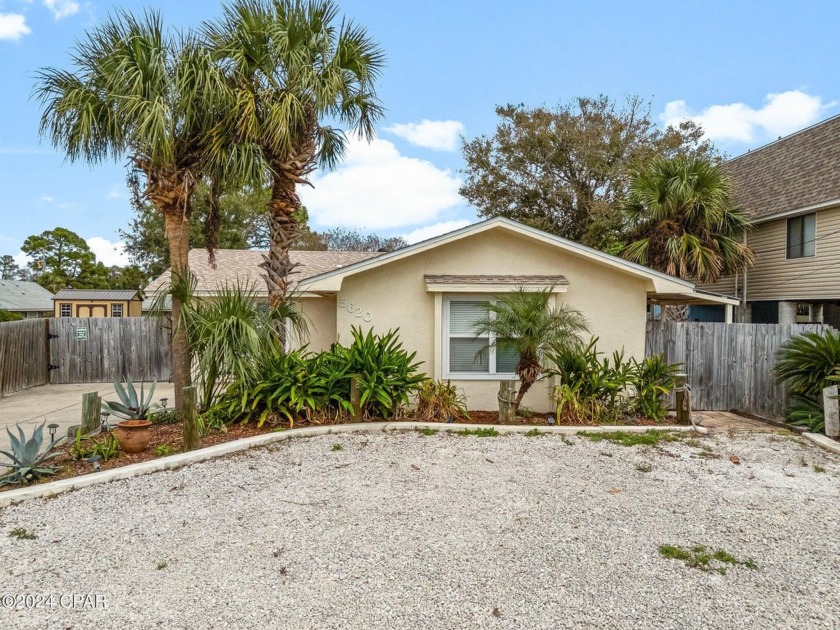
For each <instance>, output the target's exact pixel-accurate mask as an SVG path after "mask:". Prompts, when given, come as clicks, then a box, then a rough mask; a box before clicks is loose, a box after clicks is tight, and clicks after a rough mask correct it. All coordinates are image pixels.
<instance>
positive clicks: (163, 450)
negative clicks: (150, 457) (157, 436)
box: [155, 444, 174, 457]
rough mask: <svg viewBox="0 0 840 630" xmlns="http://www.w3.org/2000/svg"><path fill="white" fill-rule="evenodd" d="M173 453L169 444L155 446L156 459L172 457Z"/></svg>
mask: <svg viewBox="0 0 840 630" xmlns="http://www.w3.org/2000/svg"><path fill="white" fill-rule="evenodd" d="M173 452H174V451H173V450H172V447H171V446H169V444H161V445H160V446H155V455H157V456H158V457H166V456H167V455H172V453H173Z"/></svg>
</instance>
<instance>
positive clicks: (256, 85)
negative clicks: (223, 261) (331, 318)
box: [203, 0, 384, 306]
mask: <svg viewBox="0 0 840 630" xmlns="http://www.w3.org/2000/svg"><path fill="white" fill-rule="evenodd" d="M337 17H338V7H337V6H336V5H335V4H334V3H333V2H332V1H331V0H310V1H308V2H303V1H302V0H236V1H235V2H233V3H232V4H229V5H227V6H225V7H224V9H223V16H222V18H221V19H220V20H218V21H216V22H213V23H209V24H206V25H205V26H204V29H203V31H204V34H205V37H206V39H207V42H208V45H209V46H210V47H211V48H212V49H213V51H214V57H215V58H216V59H217V60H218V61H219V62H220V64H221V67H222V68H223V69H224V71H225V74H226V75H227V78H228V86H229V90H228V91H227V92H226V94H227V97H228V99H229V102H228V103H227V105H226V110H227V111H228V112H229V118H228V119H227V120H226V121H224V123H223V126H224V127H225V128H231V129H235V130H236V133H237V134H238V139H239V140H240V141H241V142H242V143H244V144H246V145H257V146H259V147H260V149H261V151H262V156H263V158H264V161H265V162H266V164H267V165H268V168H269V171H270V177H271V199H270V200H269V202H268V212H267V215H268V225H269V233H270V247H269V252H268V255H267V256H265V258H264V262H263V268H264V269H265V271H266V283H267V285H268V291H269V301H270V303H271V305H272V306H276V305H278V304H280V303H282V302H283V300H284V299H285V297H286V295H287V294H288V291H289V285H290V281H289V275H290V274H291V273H292V271H293V269H294V265H293V264H292V263H291V261H290V259H289V249H290V247H291V245H292V243H294V242H295V240H296V239H297V237H298V234H299V231H300V226H299V224H298V216H300V215H299V212H300V209H301V203H300V199H299V198H298V195H297V192H296V188H297V186H298V185H299V184H307V183H308V182H307V176H308V175H309V174H310V173H312V171H313V170H314V169H315V168H316V167H318V166H320V167H323V168H331V167H333V166H334V165H335V164H336V163H337V162H338V161H339V160H340V159H341V157H342V156H343V154H344V151H345V147H346V136H345V133H344V131H342V130H341V129H338V128H335V127H332V126H330V125H328V124H325V123H324V122H323V121H324V120H335V121H337V122H338V123H339V124H343V125H346V126H347V127H348V130H349V131H351V132H353V133H356V134H359V135H360V136H361V137H363V138H365V139H368V140H369V139H371V138H372V137H373V136H374V123H375V122H376V121H377V120H378V119H379V118H380V117H381V115H382V112H383V110H382V107H381V105H380V103H379V100H378V99H377V97H376V92H375V89H374V82H375V81H376V79H377V77H378V75H379V72H380V70H381V68H382V65H383V62H384V55H383V53H382V51H381V50H380V48H379V47H378V46H377V45H376V44H375V43H374V42H373V41H372V40H371V39H370V38H369V37H368V36H367V34H366V32H365V30H364V29H363V28H360V27H358V26H355V25H354V24H353V23H352V22H349V21H342V22H341V23H340V24H336V19H337Z"/></svg>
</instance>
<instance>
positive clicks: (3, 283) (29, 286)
mask: <svg viewBox="0 0 840 630" xmlns="http://www.w3.org/2000/svg"><path fill="white" fill-rule="evenodd" d="M52 298H53V294H52V293H50V292H49V291H47V290H46V289H45V288H44V287H42V286H41V285H40V284H38V283H37V282H28V281H24V280H0V310H4V311H20V312H24V311H29V312H31V311H49V312H50V313H51V312H52V310H53V303H52Z"/></svg>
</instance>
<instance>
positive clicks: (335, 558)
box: [0, 432, 840, 630]
mask: <svg viewBox="0 0 840 630" xmlns="http://www.w3.org/2000/svg"><path fill="white" fill-rule="evenodd" d="M335 443H341V444H342V446H343V449H342V450H340V451H333V450H332V445H333V444H335ZM731 455H737V456H738V457H739V458H740V461H741V464H740V465H733V464H732V462H731V461H730V456H731ZM644 464H649V465H650V469H649V470H648V466H645V465H644ZM815 466H819V467H822V468H824V469H825V472H818V471H817V470H816V469H815ZM839 481H840V457H837V456H834V455H832V454H830V453H826V452H825V451H822V450H820V449H818V448H817V447H815V446H813V445H811V444H809V443H807V442H805V441H803V440H801V439H800V438H797V437H791V436H788V435H786V434H784V435H782V434H780V435H776V434H768V433H756V434H736V435H725V434H718V435H714V436H711V437H701V438H697V439H683V440H682V441H680V442H672V443H666V444H663V445H662V446H660V447H641V446H636V447H630V448H627V447H623V446H620V445H616V444H613V443H610V442H605V441H602V442H593V441H591V440H589V439H587V438H585V437H573V438H568V437H567V438H562V437H559V436H541V437H535V438H534V437H525V436H522V435H504V436H500V437H496V438H477V437H459V436H455V435H451V434H447V433H444V432H441V433H439V434H437V435H433V436H421V435H419V434H415V433H381V434H379V433H374V434H344V435H340V436H337V435H328V436H323V437H315V438H309V439H295V440H290V441H288V442H283V443H279V444H278V445H276V446H272V447H270V448H266V449H259V450H253V451H249V452H247V453H244V454H240V455H235V456H229V457H226V458H222V459H218V460H214V461H210V462H206V463H202V464H196V465H193V466H189V467H186V468H183V469H180V470H177V471H169V472H161V473H155V474H151V475H146V476H142V477H137V478H135V479H131V480H125V481H118V482H113V483H110V484H106V485H101V486H94V487H90V488H85V489H83V490H80V491H77V492H72V493H68V494H63V495H60V496H58V497H56V498H53V499H46V500H45V499H38V500H33V501H28V502H25V503H22V504H20V505H17V506H14V507H9V508H6V509H4V510H2V511H0V567H2V568H0V570H2V592H0V595H10V594H11V595H13V594H17V593H20V594H23V593H30V594H43V595H46V594H54V595H55V596H58V595H62V594H65V595H66V594H73V593H85V594H86V593H91V594H97V595H100V596H101V597H102V598H103V599H104V602H105V608H93V609H91V608H88V609H84V608H78V607H77V608H64V607H61V606H60V605H58V604H56V605H53V606H47V607H44V608H39V609H34V610H33V609H25V608H23V607H20V608H17V609H9V608H7V607H0V628H4V629H7V628H8V629H12V628H22V629H26V628H33V629H35V628H37V629H39V630H43V629H47V628H56V629H64V628H94V627H99V628H168V629H169V628H174V629H178V628H184V629H196V628H294V629H296V630H297V629H301V628H388V629H391V628H453V629H454V628H459V629H460V628H546V629H548V628H551V629H555V628H632V629H636V628H675V629H676V628H679V629H683V628H836V627H838V620H840V597H838V590H837V589H838V584H840V536H838V535H837V532H838V523H840V483H839ZM616 489H617V490H619V492H615V490H616ZM611 490H612V491H613V492H611ZM18 527H21V528H25V529H27V530H28V531H30V532H33V533H34V534H35V535H36V536H37V538H36V539H35V540H18V539H16V538H12V537H10V536H9V535H8V533H9V532H10V531H11V530H12V529H14V528H18ZM663 544H671V545H680V546H686V547H687V546H692V545H706V546H707V547H709V548H710V549H724V550H726V551H727V552H729V553H731V554H733V555H734V556H736V557H737V558H739V559H741V560H746V559H748V558H751V559H753V560H754V561H755V563H756V564H757V565H758V568H757V569H755V570H750V569H749V568H746V567H743V566H736V567H733V568H730V569H729V570H728V572H727V573H726V575H720V574H718V573H715V572H703V571H700V570H698V569H695V568H690V567H687V566H685V565H684V564H683V563H682V562H680V561H677V560H670V559H665V558H662V557H661V556H660V555H659V551H658V549H659V546H660V545H663ZM164 565H165V566H164ZM159 567H160V568H159Z"/></svg>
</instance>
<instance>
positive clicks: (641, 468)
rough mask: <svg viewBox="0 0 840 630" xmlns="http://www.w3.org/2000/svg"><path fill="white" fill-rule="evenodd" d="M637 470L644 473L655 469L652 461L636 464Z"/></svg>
mask: <svg viewBox="0 0 840 630" xmlns="http://www.w3.org/2000/svg"><path fill="white" fill-rule="evenodd" d="M636 470H638V471H639V472H643V473H649V472H650V471H651V470H653V466H652V465H651V464H650V462H641V463H639V464H636Z"/></svg>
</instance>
